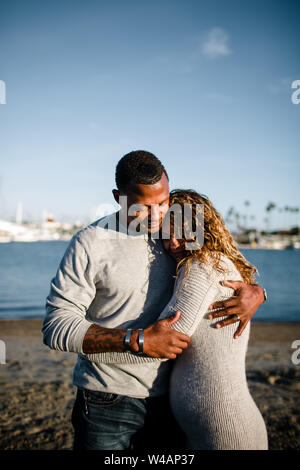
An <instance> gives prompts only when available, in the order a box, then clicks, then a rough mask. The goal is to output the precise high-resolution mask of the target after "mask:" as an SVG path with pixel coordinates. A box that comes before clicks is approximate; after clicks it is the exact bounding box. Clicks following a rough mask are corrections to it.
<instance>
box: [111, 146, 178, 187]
mask: <svg viewBox="0 0 300 470" xmlns="http://www.w3.org/2000/svg"><path fill="white" fill-rule="evenodd" d="M163 173H165V175H166V177H167V178H168V175H167V172H166V170H165V168H164V166H163V164H162V163H161V162H160V160H159V159H158V158H157V157H156V156H155V155H153V153H150V152H146V151H145V150H135V151H132V152H129V153H127V154H126V155H124V157H122V158H121V160H119V162H118V164H117V167H116V174H115V178H116V185H117V188H118V190H119V191H120V190H121V191H125V192H126V190H127V188H128V185H129V184H130V183H137V184H155V183H157V182H158V181H159V180H160V179H161V177H162V174H163ZM168 179H169V178H168Z"/></svg>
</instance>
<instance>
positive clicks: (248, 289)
mask: <svg viewBox="0 0 300 470" xmlns="http://www.w3.org/2000/svg"><path fill="white" fill-rule="evenodd" d="M222 285H223V286H226V287H231V288H232V289H234V290H235V297H231V298H230V299H227V300H221V301H219V302H214V303H213V304H211V305H210V306H209V310H215V309H218V311H217V312H211V313H210V315H209V318H210V319H212V320H213V319H215V318H219V317H224V316H228V318H226V319H225V320H222V321H220V322H218V323H216V328H223V327H224V326H226V325H230V324H231V323H236V322H237V321H239V322H240V324H239V326H238V328H237V330H236V332H235V334H234V338H235V339H237V338H238V337H239V336H240V335H241V334H242V332H243V331H244V329H245V328H246V326H247V323H248V322H249V321H250V320H251V318H252V317H253V315H254V314H255V312H256V310H257V309H258V307H259V306H260V305H261V304H262V303H263V302H264V301H265V295H264V291H263V289H262V287H261V286H259V285H257V284H255V285H250V284H245V283H244V282H241V281H223V282H222ZM233 315H238V316H239V318H240V320H238V319H237V318H236V317H234V316H233Z"/></svg>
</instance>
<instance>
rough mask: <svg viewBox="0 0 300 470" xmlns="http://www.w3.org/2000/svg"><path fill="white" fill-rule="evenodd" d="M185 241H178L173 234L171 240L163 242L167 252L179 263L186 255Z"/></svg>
mask: <svg viewBox="0 0 300 470" xmlns="http://www.w3.org/2000/svg"><path fill="white" fill-rule="evenodd" d="M184 244H185V241H184V240H177V239H176V238H175V237H174V235H173V234H171V236H170V239H168V240H163V245H164V248H165V250H167V252H168V253H169V254H170V255H171V256H172V257H173V258H174V259H175V261H176V262H177V263H178V262H179V261H180V260H181V259H182V258H183V257H184V254H185V246H184Z"/></svg>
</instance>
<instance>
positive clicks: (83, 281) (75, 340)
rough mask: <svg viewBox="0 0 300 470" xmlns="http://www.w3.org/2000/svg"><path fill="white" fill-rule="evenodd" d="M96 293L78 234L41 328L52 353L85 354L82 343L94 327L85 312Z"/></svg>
mask: <svg viewBox="0 0 300 470" xmlns="http://www.w3.org/2000/svg"><path fill="white" fill-rule="evenodd" d="M95 293H96V288H95V284H94V277H93V272H92V264H91V263H90V260H89V257H88V255H87V252H86V250H85V248H84V246H83V244H82V241H81V240H80V232H78V233H77V234H76V235H74V236H73V238H72V239H71V241H70V243H69V245H68V248H67V250H66V252H65V254H64V256H63V258H62V260H61V262H60V265H59V267H58V270H57V273H56V276H55V277H54V278H53V279H52V280H51V284H50V292H49V295H48V297H47V299H46V314H45V317H44V321H43V326H42V333H43V342H44V344H46V345H47V346H49V347H50V348H51V349H57V350H59V351H68V352H74V353H78V354H82V353H83V351H82V343H83V339H84V336H85V334H86V332H87V330H88V328H89V327H90V326H91V322H89V321H88V320H87V319H86V311H87V309H88V308H89V306H90V304H91V302H92V301H93V299H94V297H95Z"/></svg>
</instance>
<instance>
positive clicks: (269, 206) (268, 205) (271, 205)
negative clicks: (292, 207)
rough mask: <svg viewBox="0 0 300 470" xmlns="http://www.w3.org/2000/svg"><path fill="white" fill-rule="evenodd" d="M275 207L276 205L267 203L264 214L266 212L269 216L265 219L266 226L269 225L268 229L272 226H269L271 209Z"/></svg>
mask: <svg viewBox="0 0 300 470" xmlns="http://www.w3.org/2000/svg"><path fill="white" fill-rule="evenodd" d="M275 207H276V204H275V203H274V202H269V203H268V204H267V207H266V209H265V210H266V212H267V213H268V214H270V216H269V217H267V219H268V224H269V223H270V225H269V229H270V227H271V225H272V224H271V212H272V210H273V209H275ZM269 231H270V230H269Z"/></svg>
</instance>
